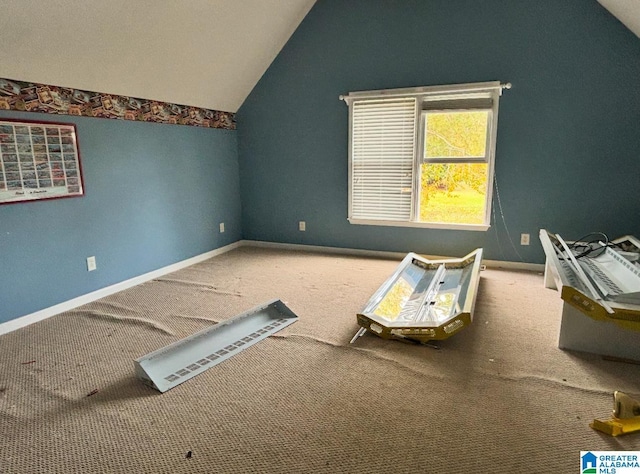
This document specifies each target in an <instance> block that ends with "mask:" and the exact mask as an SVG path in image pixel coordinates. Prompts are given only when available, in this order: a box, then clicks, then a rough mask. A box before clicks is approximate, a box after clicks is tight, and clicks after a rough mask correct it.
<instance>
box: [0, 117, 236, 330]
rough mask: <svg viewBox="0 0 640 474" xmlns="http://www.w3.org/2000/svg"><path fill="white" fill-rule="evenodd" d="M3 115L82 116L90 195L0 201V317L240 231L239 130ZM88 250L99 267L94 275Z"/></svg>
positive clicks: (231, 238) (230, 238)
mask: <svg viewBox="0 0 640 474" xmlns="http://www.w3.org/2000/svg"><path fill="white" fill-rule="evenodd" d="M0 118H23V119H29V120H43V121H56V122H65V123H75V124H76V125H77V131H78V143H79V149H80V156H81V160H82V169H83V175H84V188H85V195H84V196H83V197H75V198H65V199H57V200H49V201H32V202H25V203H14V204H7V205H2V206H0V323H2V322H4V321H8V320H11V319H14V318H16V317H19V316H23V315H26V314H30V313H32V312H35V311H38V310H40V309H43V308H46V307H49V306H52V305H55V304H58V303H61V302H64V301H67V300H69V299H72V298H74V297H77V296H80V295H83V294H86V293H89V292H91V291H95V290H97V289H100V288H103V287H106V286H109V285H112V284H115V283H118V282H121V281H123V280H127V279H129V278H133V277H135V276H139V275H141V274H144V273H147V272H150V271H153V270H156V269H158V268H161V267H163V266H166V265H170V264H172V263H175V262H178V261H181V260H184V259H187V258H190V257H193V256H196V255H199V254H202V253H204V252H208V251H210V250H213V249H216V248H218V247H221V246H224V245H227V244H229V243H232V242H235V241H237V240H239V239H241V238H242V231H241V219H240V190H239V175H238V157H237V132H235V131H226V130H212V129H205V128H199V127H190V126H177V125H161V124H154V123H142V122H131V121H121V120H109V119H96V118H84V117H69V116H53V115H46V114H34V113H16V112H6V111H2V112H0ZM220 222H224V223H225V227H226V229H225V233H224V234H220V233H219V228H218V224H219V223H220ZM91 255H95V257H96V260H97V266H98V268H97V270H96V271H93V272H87V268H86V257H89V256H91Z"/></svg>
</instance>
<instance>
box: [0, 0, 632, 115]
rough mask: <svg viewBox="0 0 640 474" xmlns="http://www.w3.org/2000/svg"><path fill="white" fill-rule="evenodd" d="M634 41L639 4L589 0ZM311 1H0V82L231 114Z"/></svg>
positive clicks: (239, 104) (280, 47)
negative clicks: (622, 26) (36, 84)
mask: <svg viewBox="0 0 640 474" xmlns="http://www.w3.org/2000/svg"><path fill="white" fill-rule="evenodd" d="M598 1H599V2H600V4H602V5H603V6H604V7H605V8H606V9H608V10H609V11H610V12H611V13H612V14H613V15H615V16H616V17H617V18H618V19H619V20H620V21H622V23H624V24H625V25H626V26H627V27H629V28H630V29H631V30H632V31H633V32H634V33H635V34H636V35H638V36H639V37H640V0H598ZM314 3H315V0H182V1H177V0H2V13H1V14H0V77H4V78H8V79H15V80H22V81H30V82H40V83H44V84H52V85H57V86H65V87H72V88H78V89H85V90H90V91H96V92H104V93H112V94H119V95H126V96H132V97H140V98H144V99H152V100H161V101H165V102H173V103H177V104H182V105H193V106H198V107H205V108H209V109H214V110H223V111H227V112H236V111H237V110H238V108H239V107H240V106H241V105H242V102H243V101H244V100H245V98H246V97H247V96H248V95H249V93H250V92H251V90H252V89H253V87H254V86H255V85H256V83H257V82H258V80H259V79H260V77H262V74H263V73H264V72H265V71H266V70H267V68H268V67H269V65H270V64H271V62H272V61H273V59H274V58H275V57H276V56H277V54H278V52H279V51H280V50H281V49H282V47H283V46H284V44H285V43H286V41H287V40H288V39H289V37H290V36H291V34H292V33H293V32H294V31H295V29H296V28H297V27H298V25H299V24H300V22H301V21H302V19H303V18H304V17H305V15H306V14H307V13H308V11H309V10H310V9H311V7H312V6H313V4H314Z"/></svg>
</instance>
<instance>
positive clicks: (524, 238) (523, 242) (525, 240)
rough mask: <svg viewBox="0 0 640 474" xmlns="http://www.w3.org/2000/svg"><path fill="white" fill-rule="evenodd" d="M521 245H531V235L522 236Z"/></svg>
mask: <svg viewBox="0 0 640 474" xmlns="http://www.w3.org/2000/svg"><path fill="white" fill-rule="evenodd" d="M520 245H529V234H520Z"/></svg>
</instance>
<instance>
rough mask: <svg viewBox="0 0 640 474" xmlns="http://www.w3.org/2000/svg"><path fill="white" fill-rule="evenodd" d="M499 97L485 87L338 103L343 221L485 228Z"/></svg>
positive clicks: (492, 86)
mask: <svg viewBox="0 0 640 474" xmlns="http://www.w3.org/2000/svg"><path fill="white" fill-rule="evenodd" d="M507 87H508V86H507ZM501 92H502V86H501V84H500V83H499V82H491V83H480V84H461V85H455V86H434V87H421V88H414V89H396V90H384V91H372V92H352V93H350V94H349V95H348V96H346V97H343V98H344V100H345V101H346V102H347V104H348V105H349V122H350V137H349V140H350V150H349V222H351V223H352V224H370V225H394V226H412V227H436V228H447V229H469V230H486V229H488V228H489V220H490V219H489V217H490V215H491V195H492V188H493V164H494V156H495V141H496V132H497V121H498V99H499V97H500V94H501Z"/></svg>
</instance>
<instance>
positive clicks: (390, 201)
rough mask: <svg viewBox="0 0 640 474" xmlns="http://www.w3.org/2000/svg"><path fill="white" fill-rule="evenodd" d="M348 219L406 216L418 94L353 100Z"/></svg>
mask: <svg viewBox="0 0 640 474" xmlns="http://www.w3.org/2000/svg"><path fill="white" fill-rule="evenodd" d="M350 110H351V132H352V133H351V170H350V171H351V183H350V184H351V193H350V196H351V202H350V215H349V218H350V219H375V220H380V219H382V220H391V221H396V220H398V221H407V220H410V219H411V206H412V202H413V166H414V154H415V144H416V116H417V115H416V99H415V97H408V98H389V99H379V100H365V99H363V100H354V101H353V102H352V104H351V107H350Z"/></svg>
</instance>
